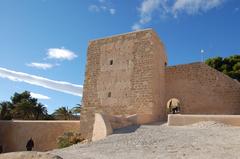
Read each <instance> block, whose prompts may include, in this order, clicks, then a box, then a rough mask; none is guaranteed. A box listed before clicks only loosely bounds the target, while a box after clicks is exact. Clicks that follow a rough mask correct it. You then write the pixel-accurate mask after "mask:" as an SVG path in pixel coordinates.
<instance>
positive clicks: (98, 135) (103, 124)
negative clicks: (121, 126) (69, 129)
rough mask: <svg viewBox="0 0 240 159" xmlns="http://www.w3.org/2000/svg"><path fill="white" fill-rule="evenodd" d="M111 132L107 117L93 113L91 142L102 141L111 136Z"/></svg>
mask: <svg viewBox="0 0 240 159" xmlns="http://www.w3.org/2000/svg"><path fill="white" fill-rule="evenodd" d="M112 132H113V130H112V127H111V124H110V121H109V119H108V117H107V116H106V115H103V114H100V113H95V121H94V125H93V136H92V141H97V140H101V139H104V138H105V137H106V136H108V135H110V134H112Z"/></svg>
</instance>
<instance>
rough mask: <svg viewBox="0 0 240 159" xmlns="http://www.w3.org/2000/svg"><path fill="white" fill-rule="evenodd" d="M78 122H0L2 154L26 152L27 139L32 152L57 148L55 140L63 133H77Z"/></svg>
mask: <svg viewBox="0 0 240 159" xmlns="http://www.w3.org/2000/svg"><path fill="white" fill-rule="evenodd" d="M79 128H80V122H79V121H23V120H16V121H3V120H1V121H0V145H2V146H3V151H4V152H13V151H26V147H25V146H26V143H27V141H28V140H29V138H31V137H32V138H33V140H34V144H35V146H34V148H33V150H34V151H47V150H52V149H55V148H57V138H58V137H59V136H61V135H63V134H64V132H70V131H75V132H79Z"/></svg>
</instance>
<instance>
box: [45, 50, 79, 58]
mask: <svg viewBox="0 0 240 159" xmlns="http://www.w3.org/2000/svg"><path fill="white" fill-rule="evenodd" d="M76 57H77V55H76V54H75V53H74V52H72V51H70V50H67V49H64V48H61V49H59V48H50V49H48V52H47V58H49V59H59V60H72V59H74V58H76Z"/></svg>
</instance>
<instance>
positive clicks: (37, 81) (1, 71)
mask: <svg viewBox="0 0 240 159" xmlns="http://www.w3.org/2000/svg"><path fill="white" fill-rule="evenodd" d="M0 77H2V78H7V79H9V80H11V81H17V82H25V83H28V84H32V85H36V86H41V87H44V88H48V89H52V90H55V91H59V92H64V93H68V94H72V95H75V96H82V89H83V86H82V85H77V84H72V83H69V82H64V81H55V80H51V79H47V78H44V77H40V76H35V75H31V74H27V73H23V72H16V71H12V70H9V69H6V68H2V67H0Z"/></svg>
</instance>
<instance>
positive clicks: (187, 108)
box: [165, 63, 240, 114]
mask: <svg viewBox="0 0 240 159" xmlns="http://www.w3.org/2000/svg"><path fill="white" fill-rule="evenodd" d="M170 98H177V99H179V101H180V104H181V114H240V83H239V82H237V81H236V80H233V79H232V78H230V77H228V76H226V75H224V74H223V73H221V72H219V71H217V70H215V69H213V68H211V67H209V66H208V65H206V64H204V63H193V64H186V65H177V66H171V67H167V68H166V98H165V103H167V101H168V100H169V99H170Z"/></svg>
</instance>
